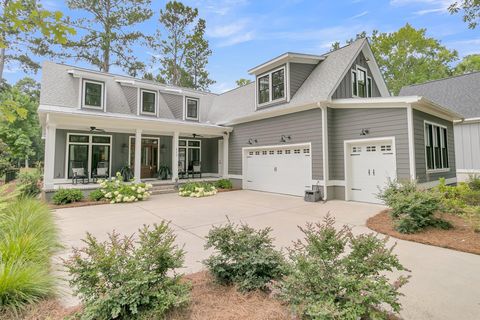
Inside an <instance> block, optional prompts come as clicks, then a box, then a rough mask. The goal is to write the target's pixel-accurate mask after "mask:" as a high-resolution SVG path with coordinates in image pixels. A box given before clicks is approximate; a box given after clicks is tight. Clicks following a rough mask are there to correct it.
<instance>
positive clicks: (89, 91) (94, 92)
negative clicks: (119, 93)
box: [83, 80, 104, 109]
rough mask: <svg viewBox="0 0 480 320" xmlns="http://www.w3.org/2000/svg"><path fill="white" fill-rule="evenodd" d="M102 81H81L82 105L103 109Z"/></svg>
mask: <svg viewBox="0 0 480 320" xmlns="http://www.w3.org/2000/svg"><path fill="white" fill-rule="evenodd" d="M103 87H104V84H103V82H98V81H91V80H84V81H83V107H85V108H93V109H103V95H104V93H103Z"/></svg>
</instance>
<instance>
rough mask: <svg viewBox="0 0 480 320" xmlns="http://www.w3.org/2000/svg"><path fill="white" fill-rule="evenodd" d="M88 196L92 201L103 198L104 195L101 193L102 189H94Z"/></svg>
mask: <svg viewBox="0 0 480 320" xmlns="http://www.w3.org/2000/svg"><path fill="white" fill-rule="evenodd" d="M88 198H89V199H90V200H92V201H100V200H103V199H105V195H104V194H103V192H102V190H100V189H95V190H93V191H92V192H90V194H89V195H88Z"/></svg>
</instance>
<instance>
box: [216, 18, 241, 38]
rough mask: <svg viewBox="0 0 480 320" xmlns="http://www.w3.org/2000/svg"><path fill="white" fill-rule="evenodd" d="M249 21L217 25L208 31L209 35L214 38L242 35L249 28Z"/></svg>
mask: <svg viewBox="0 0 480 320" xmlns="http://www.w3.org/2000/svg"><path fill="white" fill-rule="evenodd" d="M247 24H248V20H247V19H243V20H239V21H235V22H233V23H230V24H226V25H217V26H214V27H212V28H211V29H208V30H207V35H208V36H209V37H212V38H225V37H231V36H234V35H236V34H239V33H242V32H243V31H244V29H245V28H246V27H247Z"/></svg>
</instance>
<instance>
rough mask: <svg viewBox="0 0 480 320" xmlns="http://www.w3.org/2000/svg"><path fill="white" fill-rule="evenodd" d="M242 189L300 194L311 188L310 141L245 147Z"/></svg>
mask: <svg viewBox="0 0 480 320" xmlns="http://www.w3.org/2000/svg"><path fill="white" fill-rule="evenodd" d="M244 157H245V160H244V161H245V162H244V166H245V167H244V170H245V171H244V172H245V173H246V179H245V181H244V186H243V187H244V189H250V190H258V191H266V192H274V193H282V194H289V195H295V196H303V195H304V193H305V190H307V189H311V184H312V157H311V148H310V144H305V145H294V146H273V147H264V148H254V149H252V148H248V149H245V150H244Z"/></svg>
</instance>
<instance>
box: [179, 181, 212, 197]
mask: <svg viewBox="0 0 480 320" xmlns="http://www.w3.org/2000/svg"><path fill="white" fill-rule="evenodd" d="M178 194H179V195H180V196H182V197H194V198H200V197H207V196H213V195H215V194H217V189H216V188H215V187H214V186H213V185H212V184H211V183H208V182H187V183H185V184H184V185H182V186H181V187H180V189H178Z"/></svg>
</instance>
